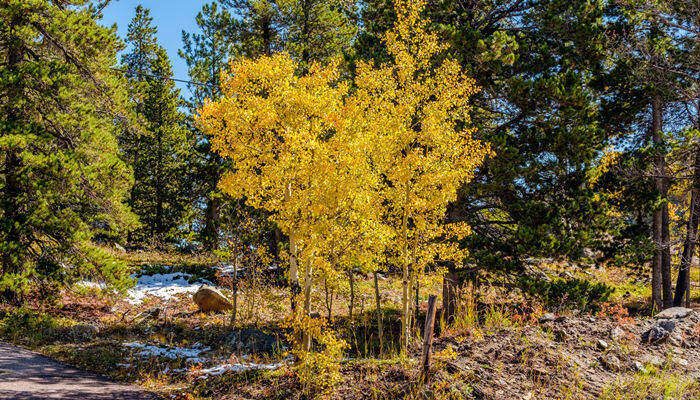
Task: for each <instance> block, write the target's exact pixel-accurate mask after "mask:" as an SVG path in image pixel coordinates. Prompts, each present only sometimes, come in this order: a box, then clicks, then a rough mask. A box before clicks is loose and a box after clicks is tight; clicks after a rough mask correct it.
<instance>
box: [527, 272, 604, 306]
mask: <svg viewBox="0 0 700 400" xmlns="http://www.w3.org/2000/svg"><path fill="white" fill-rule="evenodd" d="M518 284H519V286H520V288H521V289H522V290H523V292H525V293H526V294H528V295H530V296H533V297H537V298H539V299H540V300H541V301H542V302H544V303H545V304H547V305H548V306H552V307H577V308H578V309H579V310H582V311H590V312H597V311H599V310H600V304H601V303H603V302H605V301H607V300H608V298H609V297H610V295H611V294H612V292H613V290H614V288H612V287H610V286H608V285H606V284H604V283H593V282H590V281H587V280H585V279H579V278H572V279H555V280H552V281H545V280H541V279H535V278H531V277H521V278H520V279H519V280H518Z"/></svg>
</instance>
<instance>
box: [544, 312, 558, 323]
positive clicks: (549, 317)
mask: <svg viewBox="0 0 700 400" xmlns="http://www.w3.org/2000/svg"><path fill="white" fill-rule="evenodd" d="M555 319H557V317H556V316H555V315H554V314H552V313H546V314H545V315H543V316H542V318H540V323H543V322H550V321H554V320H555Z"/></svg>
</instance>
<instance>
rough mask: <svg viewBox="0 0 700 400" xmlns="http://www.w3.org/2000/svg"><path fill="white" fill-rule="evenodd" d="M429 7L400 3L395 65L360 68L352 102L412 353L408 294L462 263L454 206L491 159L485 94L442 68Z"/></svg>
mask: <svg viewBox="0 0 700 400" xmlns="http://www.w3.org/2000/svg"><path fill="white" fill-rule="evenodd" d="M424 6H425V1H424V0H400V1H397V3H396V13H397V16H398V19H397V22H396V24H395V25H394V27H393V29H392V30H391V31H389V32H387V33H386V34H385V36H384V38H383V40H384V43H385V44H386V46H387V49H388V50H389V53H390V54H391V56H392V59H393V60H392V62H389V63H387V64H384V65H380V66H374V65H373V63H372V62H368V63H359V65H358V68H357V76H356V79H355V85H356V87H357V90H356V91H355V92H354V93H353V95H352V96H351V97H349V98H348V99H347V101H346V112H348V116H349V118H351V117H352V116H354V122H352V123H351V122H347V121H346V125H345V126H348V127H349V128H350V129H355V130H358V131H362V132H363V133H364V134H363V135H358V136H363V137H364V140H366V141H368V142H369V143H371V145H370V146H367V148H366V150H367V153H366V156H367V157H368V158H369V161H368V164H369V165H371V166H372V167H373V168H374V169H375V175H376V176H379V177H380V178H381V181H380V182H379V183H380V184H381V188H380V191H379V192H378V193H379V194H380V195H381V198H382V201H381V202H377V203H376V204H382V208H383V219H384V222H385V223H386V224H387V225H388V226H389V227H390V228H391V231H392V238H393V242H394V243H395V246H394V249H393V252H394V253H395V254H396V255H397V262H398V264H399V265H400V267H401V269H402V279H403V282H402V299H401V302H402V305H401V312H402V318H401V348H402V350H403V351H405V350H406V349H407V347H408V345H409V341H410V336H411V331H410V326H411V312H410V311H411V309H410V304H411V288H413V287H414V285H415V283H416V280H417V279H418V278H419V277H420V273H421V271H424V270H425V268H426V267H427V265H428V264H430V263H432V262H434V261H435V260H437V259H442V260H455V261H460V262H461V260H462V259H463V257H464V254H463V253H462V252H461V251H460V250H459V248H458V246H457V245H456V243H455V242H453V241H450V240H447V239H448V238H449V237H452V236H457V237H462V236H464V235H466V234H468V233H469V227H468V226H461V225H460V226H448V225H445V224H444V222H445V212H446V208H447V205H448V204H449V203H450V202H452V201H454V200H455V199H456V195H457V189H458V188H459V187H460V185H462V184H464V183H466V182H468V181H469V180H470V179H471V178H472V176H473V174H474V171H475V169H476V168H477V167H478V166H479V165H480V164H481V162H482V161H483V159H484V158H485V157H486V156H487V155H488V154H489V153H490V150H489V146H488V144H486V143H482V142H480V141H478V140H477V139H475V138H474V137H473V133H474V128H473V127H471V124H470V118H469V111H470V106H469V98H470V96H472V95H473V94H474V93H476V92H477V91H478V88H477V86H476V85H475V82H474V80H473V79H470V78H468V77H467V76H466V75H465V73H464V71H463V70H462V68H461V67H460V65H459V64H458V63H457V61H456V60H454V59H449V58H448V59H446V60H444V61H441V62H440V61H438V60H437V59H436V58H437V57H436V56H438V55H439V54H440V53H442V52H443V50H445V46H444V45H442V44H441V43H440V42H439V41H438V38H437V36H436V35H435V34H434V33H431V32H429V31H428V30H427V26H428V24H429V23H430V21H429V20H427V19H425V18H422V17H421V13H422V11H423V9H424Z"/></svg>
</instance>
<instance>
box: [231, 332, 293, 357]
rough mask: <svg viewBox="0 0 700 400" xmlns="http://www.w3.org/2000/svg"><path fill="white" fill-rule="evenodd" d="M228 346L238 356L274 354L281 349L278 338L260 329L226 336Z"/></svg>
mask: <svg viewBox="0 0 700 400" xmlns="http://www.w3.org/2000/svg"><path fill="white" fill-rule="evenodd" d="M226 344H227V345H228V346H229V347H231V348H233V350H234V352H236V353H238V354H254V353H272V352H273V351H275V349H277V348H278V347H280V344H279V343H278V340H277V338H276V337H274V336H272V335H268V334H267V333H265V332H262V331H260V330H258V329H238V330H235V331H233V332H231V333H229V334H228V335H227V336H226Z"/></svg>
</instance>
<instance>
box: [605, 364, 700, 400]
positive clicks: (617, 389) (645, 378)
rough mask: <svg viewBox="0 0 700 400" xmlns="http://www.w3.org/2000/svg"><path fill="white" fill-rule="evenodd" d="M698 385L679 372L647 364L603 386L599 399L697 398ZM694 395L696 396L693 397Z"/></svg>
mask: <svg viewBox="0 0 700 400" xmlns="http://www.w3.org/2000/svg"><path fill="white" fill-rule="evenodd" d="M698 390H700V385H698V384H697V383H696V382H695V381H694V380H693V378H690V377H687V376H685V375H683V374H681V373H678V372H673V371H668V370H658V369H656V368H654V367H653V366H647V367H646V368H645V371H640V372H637V373H636V374H634V376H632V377H630V378H622V379H619V380H616V381H614V382H611V383H609V384H608V385H606V386H605V387H604V388H603V391H602V393H601V395H600V397H599V398H600V399H601V400H637V399H638V400H645V399H657V398H660V399H664V400H682V399H693V398H694V399H697V398H698V397H697V396H698V394H697V392H698ZM693 396H696V397H693Z"/></svg>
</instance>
